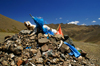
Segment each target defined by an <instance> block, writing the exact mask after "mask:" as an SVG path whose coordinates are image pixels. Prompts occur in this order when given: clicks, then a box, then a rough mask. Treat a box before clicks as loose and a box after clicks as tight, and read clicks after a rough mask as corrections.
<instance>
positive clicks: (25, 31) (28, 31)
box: [19, 30, 31, 35]
mask: <svg viewBox="0 0 100 66" xmlns="http://www.w3.org/2000/svg"><path fill="white" fill-rule="evenodd" d="M30 32H31V30H22V31H20V32H19V33H21V34H24V35H27V34H30Z"/></svg>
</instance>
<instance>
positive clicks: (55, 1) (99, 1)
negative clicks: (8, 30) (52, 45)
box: [0, 0, 100, 25]
mask: <svg viewBox="0 0 100 66" xmlns="http://www.w3.org/2000/svg"><path fill="white" fill-rule="evenodd" d="M0 14H2V15H4V16H7V17H9V18H12V19H14V20H17V21H20V22H24V21H30V22H31V23H33V24H34V21H33V20H32V19H31V17H30V16H29V14H32V16H34V17H36V16H37V17H39V18H41V17H42V18H43V19H44V21H46V22H47V23H48V24H50V23H54V24H57V23H64V24H66V23H68V24H72V23H73V24H78V25H81V24H86V25H100V0H0Z"/></svg>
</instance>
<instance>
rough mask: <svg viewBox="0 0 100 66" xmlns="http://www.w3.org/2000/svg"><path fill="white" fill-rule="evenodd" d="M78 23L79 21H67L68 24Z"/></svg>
mask: <svg viewBox="0 0 100 66" xmlns="http://www.w3.org/2000/svg"><path fill="white" fill-rule="evenodd" d="M78 23H79V21H72V22H69V23H68V24H75V25H77V24H78Z"/></svg>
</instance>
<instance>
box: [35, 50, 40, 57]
mask: <svg viewBox="0 0 100 66" xmlns="http://www.w3.org/2000/svg"><path fill="white" fill-rule="evenodd" d="M40 57H41V52H40V49H38V50H37V54H36V56H35V57H34V59H38V58H40Z"/></svg>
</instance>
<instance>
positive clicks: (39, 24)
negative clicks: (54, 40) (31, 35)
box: [31, 16, 54, 35]
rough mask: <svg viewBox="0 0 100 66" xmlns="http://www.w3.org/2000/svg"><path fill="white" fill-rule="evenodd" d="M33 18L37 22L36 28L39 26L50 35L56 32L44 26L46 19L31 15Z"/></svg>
mask: <svg viewBox="0 0 100 66" xmlns="http://www.w3.org/2000/svg"><path fill="white" fill-rule="evenodd" d="M31 17H32V19H33V20H34V22H35V23H36V28H39V29H40V30H42V31H43V33H44V34H50V35H54V33H53V32H52V31H51V30H48V29H47V28H44V27H43V25H44V20H43V19H39V18H36V17H33V16H31Z"/></svg>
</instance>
